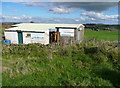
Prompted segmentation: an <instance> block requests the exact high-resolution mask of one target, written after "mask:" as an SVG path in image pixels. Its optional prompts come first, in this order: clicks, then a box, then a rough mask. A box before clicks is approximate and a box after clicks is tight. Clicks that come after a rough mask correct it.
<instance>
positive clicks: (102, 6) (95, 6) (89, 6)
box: [21, 2, 118, 14]
mask: <svg viewBox="0 0 120 88" xmlns="http://www.w3.org/2000/svg"><path fill="white" fill-rule="evenodd" d="M21 4H24V5H28V6H40V7H44V8H45V9H47V10H48V11H50V12H53V13H58V14H66V13H70V12H71V11H75V10H79V9H84V10H86V11H95V12H102V11H105V10H108V9H109V8H112V7H118V3H117V2H50V3H48V4H45V3H43V2H24V3H23V2H22V3H21Z"/></svg>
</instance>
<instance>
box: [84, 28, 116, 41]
mask: <svg viewBox="0 0 120 88" xmlns="http://www.w3.org/2000/svg"><path fill="white" fill-rule="evenodd" d="M85 39H86V40H87V39H96V40H97V41H118V32H117V31H116V32H114V31H104V30H100V31H92V30H85Z"/></svg>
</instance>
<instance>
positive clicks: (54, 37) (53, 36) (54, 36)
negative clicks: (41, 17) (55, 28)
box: [49, 32, 60, 43]
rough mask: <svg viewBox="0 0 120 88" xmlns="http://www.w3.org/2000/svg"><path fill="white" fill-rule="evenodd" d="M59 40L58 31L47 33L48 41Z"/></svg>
mask: <svg viewBox="0 0 120 88" xmlns="http://www.w3.org/2000/svg"><path fill="white" fill-rule="evenodd" d="M59 40H60V32H50V33H49V41H50V43H53V42H54V43H55V42H59Z"/></svg>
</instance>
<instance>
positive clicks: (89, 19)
mask: <svg viewBox="0 0 120 88" xmlns="http://www.w3.org/2000/svg"><path fill="white" fill-rule="evenodd" d="M88 14H89V13H88ZM95 14H98V13H93V15H95ZM101 16H102V17H104V18H105V19H104V20H103V19H101ZM116 18H117V15H103V14H102V13H99V14H98V15H97V16H96V17H94V16H92V13H90V16H88V15H86V13H84V17H80V18H65V17H63V18H60V17H59V18H57V17H51V18H48V17H30V16H26V15H22V16H6V15H0V21H1V20H2V22H30V21H33V22H40V23H70V24H85V23H103V24H104V23H105V24H117V20H118V19H116Z"/></svg>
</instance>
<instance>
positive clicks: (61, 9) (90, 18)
mask: <svg viewBox="0 0 120 88" xmlns="http://www.w3.org/2000/svg"><path fill="white" fill-rule="evenodd" d="M0 12H1V13H0V20H1V21H2V22H30V21H33V22H39V23H70V24H86V23H98V24H118V3H117V2H2V9H1V10H0Z"/></svg>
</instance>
